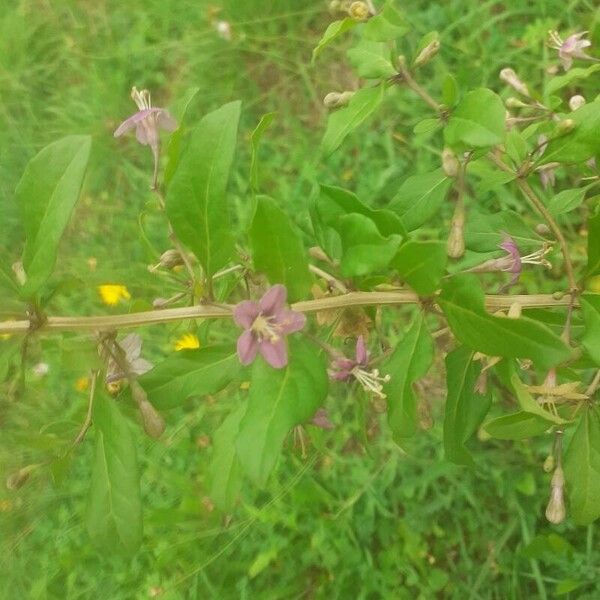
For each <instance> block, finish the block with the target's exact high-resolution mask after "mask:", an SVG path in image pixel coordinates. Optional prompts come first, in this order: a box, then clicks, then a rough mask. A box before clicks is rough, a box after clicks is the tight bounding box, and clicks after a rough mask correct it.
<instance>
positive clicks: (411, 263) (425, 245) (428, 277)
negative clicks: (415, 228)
mask: <svg viewBox="0 0 600 600" xmlns="http://www.w3.org/2000/svg"><path fill="white" fill-rule="evenodd" d="M447 260H448V255H447V253H446V244H445V243H444V242H435V241H427V242H417V241H414V240H409V241H407V242H406V243H404V244H402V246H400V250H398V253H397V254H396V256H395V257H394V260H393V261H392V263H391V264H392V267H393V268H394V269H396V270H397V271H398V273H399V274H400V277H401V278H402V279H403V280H404V281H406V283H408V285H409V286H410V287H411V288H412V289H413V290H414V291H415V292H417V294H420V295H422V296H428V295H430V294H433V292H435V291H436V290H437V289H439V286H440V281H441V279H442V276H443V275H444V271H445V270H446V262H447Z"/></svg>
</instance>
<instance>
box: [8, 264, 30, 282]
mask: <svg viewBox="0 0 600 600" xmlns="http://www.w3.org/2000/svg"><path fill="white" fill-rule="evenodd" d="M12 270H13V273H14V274H15V277H16V278H17V282H18V283H19V285H25V284H26V283H27V275H26V274H25V269H24V268H23V263H22V262H21V261H17V262H16V263H13V264H12Z"/></svg>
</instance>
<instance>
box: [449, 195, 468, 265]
mask: <svg viewBox="0 0 600 600" xmlns="http://www.w3.org/2000/svg"><path fill="white" fill-rule="evenodd" d="M446 253H447V254H448V256H449V257H450V258H460V257H461V256H463V254H464V253H465V209H464V206H463V205H462V202H459V203H458V204H457V205H456V208H455V209H454V215H453V217H452V222H451V224H450V235H449V236H448V243H447V246H446Z"/></svg>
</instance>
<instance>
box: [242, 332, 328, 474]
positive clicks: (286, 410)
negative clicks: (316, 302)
mask: <svg viewBox="0 0 600 600" xmlns="http://www.w3.org/2000/svg"><path fill="white" fill-rule="evenodd" d="M328 383H329V382H328V378H327V364H326V360H325V357H324V356H323V354H321V353H319V352H318V351H316V350H315V348H314V346H312V345H311V344H310V343H309V342H307V341H306V340H302V339H295V338H291V339H290V340H289V363H288V365H287V366H286V367H285V368H283V369H273V367H271V366H270V365H268V364H267V363H266V362H265V361H264V360H262V358H259V359H257V360H256V361H255V362H254V365H253V368H252V379H251V384H250V395H249V398H248V408H247V411H246V414H245V415H244V417H243V419H242V421H241V423H240V430H239V434H238V438H237V444H236V448H237V455H238V459H239V461H240V464H241V466H242V468H243V470H244V472H245V473H246V474H247V475H248V476H249V477H250V478H251V479H252V480H253V481H254V482H255V483H257V484H258V485H260V486H264V484H265V483H266V481H267V479H268V477H269V475H270V474H271V472H272V470H273V468H274V467H275V463H276V462H277V458H278V455H279V453H280V451H281V446H282V444H283V440H284V439H285V437H286V435H287V434H288V432H289V431H290V430H291V429H292V427H294V426H295V425H299V424H300V423H304V422H305V421H308V420H309V419H310V418H311V417H312V416H313V415H314V413H315V412H316V410H317V409H318V408H319V407H320V406H321V405H322V404H323V402H324V400H325V397H326V396H327V388H328Z"/></svg>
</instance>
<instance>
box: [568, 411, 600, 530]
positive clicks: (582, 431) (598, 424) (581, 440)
mask: <svg viewBox="0 0 600 600" xmlns="http://www.w3.org/2000/svg"><path fill="white" fill-rule="evenodd" d="M565 479H566V481H567V486H568V489H569V500H570V509H571V514H572V516H573V519H574V521H575V522H576V523H579V524H581V525H587V524H588V523H591V522H592V521H595V520H596V519H597V518H598V517H600V504H599V503H598V497H599V496H600V414H598V409H597V408H596V407H588V408H587V409H586V410H585V412H584V413H583V415H582V416H581V419H580V420H579V425H578V426H577V429H576V430H575V433H574V435H573V439H572V440H571V443H570V444H569V447H568V449H567V452H566V454H565Z"/></svg>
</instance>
